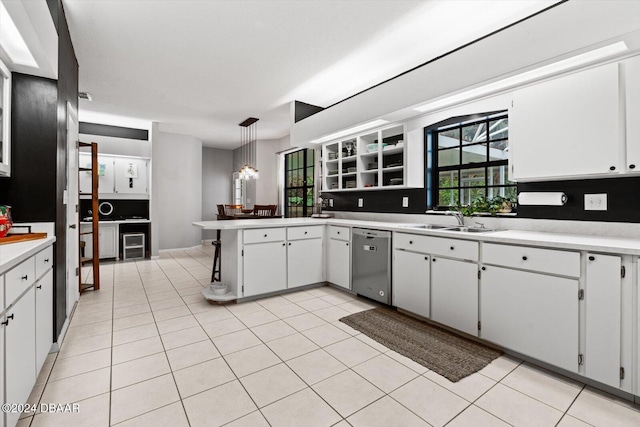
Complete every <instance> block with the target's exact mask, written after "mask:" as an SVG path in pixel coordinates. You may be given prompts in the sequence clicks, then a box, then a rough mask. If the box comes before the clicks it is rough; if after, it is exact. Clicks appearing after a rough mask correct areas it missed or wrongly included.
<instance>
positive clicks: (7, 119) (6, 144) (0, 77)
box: [0, 61, 11, 176]
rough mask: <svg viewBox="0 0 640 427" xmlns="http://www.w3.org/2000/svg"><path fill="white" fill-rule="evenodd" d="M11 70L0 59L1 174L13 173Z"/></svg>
mask: <svg viewBox="0 0 640 427" xmlns="http://www.w3.org/2000/svg"><path fill="white" fill-rule="evenodd" d="M10 131H11V72H10V71H9V69H8V68H7V67H6V66H5V65H4V64H3V63H2V61H0V176H10V175H11V164H10V162H11V141H10V138H11V135H10Z"/></svg>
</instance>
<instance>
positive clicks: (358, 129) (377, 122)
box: [311, 119, 389, 144]
mask: <svg viewBox="0 0 640 427" xmlns="http://www.w3.org/2000/svg"><path fill="white" fill-rule="evenodd" d="M387 123H389V122H388V121H387V120H382V119H378V120H373V121H371V122H367V123H363V124H361V125H358V126H354V127H351V128H349V129H345V130H341V131H339V132H335V133H332V134H331V135H327V136H323V137H322V138H318V139H314V140H313V141H311V143H312V144H320V143H322V142H326V141H331V140H332V139H338V138H341V137H343V136H346V135H349V134H352V133H358V132H361V131H364V130H367V129H372V128H374V127H377V126H382V125H384V124H387Z"/></svg>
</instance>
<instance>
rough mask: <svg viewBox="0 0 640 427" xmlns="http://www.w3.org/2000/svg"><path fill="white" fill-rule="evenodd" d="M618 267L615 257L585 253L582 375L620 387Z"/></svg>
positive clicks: (619, 283) (620, 260) (619, 285)
mask: <svg viewBox="0 0 640 427" xmlns="http://www.w3.org/2000/svg"><path fill="white" fill-rule="evenodd" d="M621 267H622V259H621V258H620V257H618V256H610V255H600V254H587V270H586V280H585V297H584V298H585V304H586V325H585V328H586V343H585V355H584V356H585V358H584V364H585V374H586V376H587V377H589V378H591V379H594V380H596V381H600V382H601V383H604V384H608V385H610V386H613V387H619V386H620V365H621V360H620V349H621V347H620V345H621V329H620V325H621V306H620V303H621V289H622V283H621V280H622V279H621Z"/></svg>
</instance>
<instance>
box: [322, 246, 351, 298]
mask: <svg viewBox="0 0 640 427" xmlns="http://www.w3.org/2000/svg"><path fill="white" fill-rule="evenodd" d="M327 247H328V249H327V281H328V282H330V283H333V284H334V285H338V286H340V287H341V288H345V289H351V248H350V246H349V242H348V241H344V240H337V239H329V244H328V245H327Z"/></svg>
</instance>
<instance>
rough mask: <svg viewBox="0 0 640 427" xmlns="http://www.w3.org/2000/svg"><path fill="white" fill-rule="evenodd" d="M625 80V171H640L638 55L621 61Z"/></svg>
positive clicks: (639, 73)
mask: <svg viewBox="0 0 640 427" xmlns="http://www.w3.org/2000/svg"><path fill="white" fill-rule="evenodd" d="M622 67H623V68H622V69H623V75H624V80H625V86H626V87H625V95H626V96H625V100H626V105H625V106H626V125H627V126H626V128H627V135H626V142H627V144H626V145H627V161H626V164H625V165H624V166H625V168H626V171H627V172H636V173H637V172H640V120H639V118H640V56H635V57H633V58H629V59H627V60H626V61H624V62H623V63H622Z"/></svg>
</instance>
